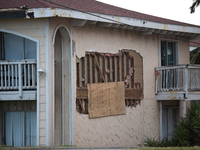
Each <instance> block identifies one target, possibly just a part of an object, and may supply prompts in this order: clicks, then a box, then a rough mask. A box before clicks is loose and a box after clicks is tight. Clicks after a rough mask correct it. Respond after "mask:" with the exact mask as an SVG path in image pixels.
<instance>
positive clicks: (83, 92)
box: [76, 87, 88, 99]
mask: <svg viewBox="0 0 200 150" xmlns="http://www.w3.org/2000/svg"><path fill="white" fill-rule="evenodd" d="M76 98H77V99H88V89H87V87H82V88H76Z"/></svg>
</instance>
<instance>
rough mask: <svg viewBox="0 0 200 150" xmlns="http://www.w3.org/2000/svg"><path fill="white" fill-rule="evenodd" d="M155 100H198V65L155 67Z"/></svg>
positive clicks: (199, 97) (199, 90)
mask: <svg viewBox="0 0 200 150" xmlns="http://www.w3.org/2000/svg"><path fill="white" fill-rule="evenodd" d="M155 70H156V72H155V76H156V95H157V100H200V65H192V64H185V65H175V66H161V67H156V68H155Z"/></svg>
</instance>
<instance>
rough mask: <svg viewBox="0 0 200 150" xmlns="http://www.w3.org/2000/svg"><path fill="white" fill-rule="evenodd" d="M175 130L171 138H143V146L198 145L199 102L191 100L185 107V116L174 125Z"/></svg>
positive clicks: (199, 140) (199, 137)
mask: <svg viewBox="0 0 200 150" xmlns="http://www.w3.org/2000/svg"><path fill="white" fill-rule="evenodd" d="M174 127H175V131H174V134H173V135H172V136H171V139H170V140H168V139H167V138H163V139H162V140H159V139H155V138H153V139H152V138H145V139H144V141H143V144H144V146H147V147H169V146H178V147H179V146H200V104H199V103H196V102H192V104H191V105H190V107H188V108H187V111H186V117H185V118H181V120H180V121H179V122H178V123H177V124H176V125H175V126H174Z"/></svg>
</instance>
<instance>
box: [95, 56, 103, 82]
mask: <svg viewBox="0 0 200 150" xmlns="http://www.w3.org/2000/svg"><path fill="white" fill-rule="evenodd" d="M94 58H95V60H96V63H97V66H98V68H99V71H100V73H101V75H102V78H103V81H104V82H105V78H104V76H103V74H102V71H101V68H100V65H99V63H98V61H97V57H96V55H94Z"/></svg>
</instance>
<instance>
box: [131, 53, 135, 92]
mask: <svg viewBox="0 0 200 150" xmlns="http://www.w3.org/2000/svg"><path fill="white" fill-rule="evenodd" d="M131 67H133V74H132V76H131V84H132V86H131V87H132V88H133V87H134V74H135V70H134V58H133V57H132V58H131Z"/></svg>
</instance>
